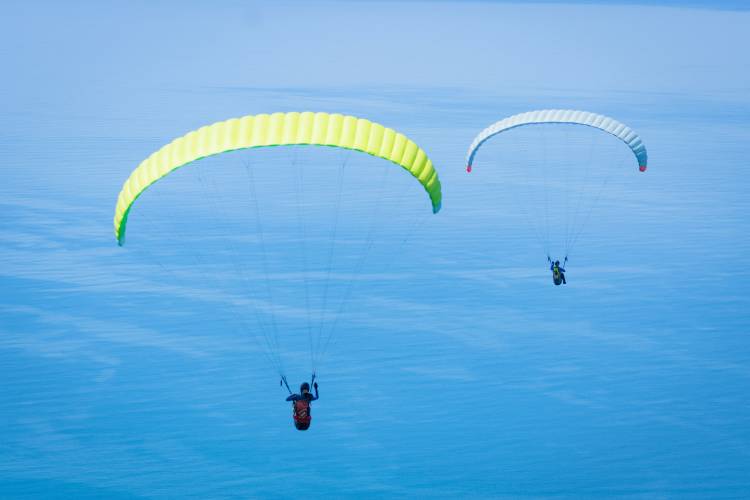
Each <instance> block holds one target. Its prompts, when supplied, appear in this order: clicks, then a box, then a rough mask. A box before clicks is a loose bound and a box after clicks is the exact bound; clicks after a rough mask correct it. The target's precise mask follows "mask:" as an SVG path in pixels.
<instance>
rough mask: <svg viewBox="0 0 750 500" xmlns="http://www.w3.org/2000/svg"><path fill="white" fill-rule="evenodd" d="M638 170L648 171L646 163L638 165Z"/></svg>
mask: <svg viewBox="0 0 750 500" xmlns="http://www.w3.org/2000/svg"><path fill="white" fill-rule="evenodd" d="M638 170H640V171H641V172H645V171H646V165H639V166H638Z"/></svg>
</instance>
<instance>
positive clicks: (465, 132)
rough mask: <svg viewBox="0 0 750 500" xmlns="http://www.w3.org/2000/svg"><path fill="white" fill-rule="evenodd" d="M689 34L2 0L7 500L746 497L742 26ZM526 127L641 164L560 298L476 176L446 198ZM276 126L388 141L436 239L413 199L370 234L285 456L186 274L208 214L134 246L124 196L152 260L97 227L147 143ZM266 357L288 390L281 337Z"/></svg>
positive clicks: (612, 25) (295, 7) (334, 6)
mask: <svg viewBox="0 0 750 500" xmlns="http://www.w3.org/2000/svg"><path fill="white" fill-rule="evenodd" d="M697 4H699V5H698V6H700V7H702V8H701V9H694V8H693V7H695V6H696V5H697ZM710 7H711V5H709V4H708V3H700V2H686V3H681V4H680V5H674V3H672V2H669V5H666V6H665V4H664V3H662V4H660V5H619V4H612V5H609V4H607V5H591V4H589V3H584V4H578V5H572V4H571V5H568V4H555V5H550V4H509V3H492V2H476V3H463V2H460V3H459V2H456V3H452V2H407V3H403V4H400V3H397V2H383V3H375V2H356V3H343V2H330V3H329V2H322V3H318V2H314V3H312V2H311V3H306V2H289V3H286V2H281V3H278V4H276V3H275V4H272V5H266V4H262V3H257V4H256V3H247V4H246V3H245V2H228V3H226V4H224V5H222V6H218V7H216V6H215V7H210V6H208V5H207V4H205V5H204V4H202V3H197V2H196V3H183V2H164V3H160V4H159V5H152V4H151V3H146V2H135V3H130V2H128V3H112V4H100V3H93V2H76V3H73V4H71V5H63V4H59V3H52V2H30V3H23V4H20V3H19V4H13V5H6V6H4V15H3V19H2V21H0V23H1V24H2V30H0V32H1V33H2V34H0V39H2V44H0V45H2V49H0V62H1V63H2V66H3V73H4V74H5V75H6V76H5V79H4V80H5V81H4V82H3V84H2V86H1V87H0V103H2V109H3V112H2V114H0V131H1V132H0V153H1V155H0V158H2V164H1V166H0V168H1V169H2V175H3V181H2V183H0V290H2V291H1V292H0V374H1V375H2V377H1V379H2V384H0V417H1V420H2V422H3V425H2V426H0V496H2V497H4V498H191V497H192V498H284V497H290V496H296V495H299V494H303V495H305V496H307V497H312V498H342V497H354V498H362V497H405V498H415V497H416V498H419V497H425V496H430V497H445V498H497V497H508V498H515V497H532V498H547V497H565V498H588V497H616V498H622V497H637V498H745V497H747V496H748V495H749V494H750V479H748V478H750V425H749V424H748V422H749V419H750V407H749V406H748V398H747V394H748V389H750V369H749V368H748V366H750V365H749V363H750V342H748V332H750V315H749V314H748V312H747V311H748V306H750V293H748V292H750V287H749V286H748V280H750V268H748V267H747V265H746V261H747V256H748V255H750V238H749V237H748V234H749V233H748V232H749V231H750V223H749V222H748V214H750V210H749V208H750V206H749V205H748V196H747V190H748V187H750V183H749V182H748V177H747V172H746V170H747V152H748V144H749V143H750V121H748V116H750V114H749V112H750V99H748V97H749V96H750V94H749V93H748V91H750V72H749V70H748V67H747V64H745V63H743V61H745V59H746V54H745V51H746V47H748V45H749V44H750V39H748V37H749V36H750V35H748V32H747V30H746V27H747V26H748V25H750V24H749V23H748V21H750V17H748V16H749V15H748V14H747V13H746V12H743V11H742V6H741V5H740V6H739V7H738V4H736V3H732V2H729V3H727V4H721V5H718V7H719V8H717V9H716V10H714V9H712V8H710ZM548 107H561V108H575V109H586V110H591V111H595V112H599V113H604V114H607V115H609V116H613V117H616V118H617V119H619V120H621V121H623V122H624V123H627V124H629V125H630V126H632V127H633V128H634V129H635V130H637V131H638V133H639V134H640V135H641V136H642V137H643V138H644V140H645V142H646V144H647V146H648V149H649V162H650V166H649V171H648V172H647V173H645V174H639V173H638V172H637V169H636V168H635V164H633V165H632V171H629V172H628V174H631V175H632V176H634V177H632V180H631V177H627V178H625V177H623V179H625V180H624V181H623V182H624V184H622V185H617V186H616V187H615V188H614V189H612V190H611V191H610V193H609V196H608V197H607V198H606V199H604V200H603V201H602V203H601V204H600V205H601V206H600V207H599V211H598V214H597V215H596V216H594V217H592V220H591V222H590V223H589V224H588V225H587V229H586V233H585V237H584V238H583V239H582V241H581V242H580V243H579V244H578V245H577V247H576V251H575V252H576V253H575V260H571V262H570V263H569V264H568V278H569V284H568V285H567V286H566V287H554V286H553V285H552V283H551V279H550V276H549V271H548V270H547V268H546V261H545V255H544V251H543V249H542V248H540V245H539V242H538V241H537V240H536V239H535V238H534V234H533V231H531V230H530V228H529V226H528V224H527V221H526V219H524V218H523V217H521V216H520V215H519V212H518V207H517V206H515V203H517V202H516V201H513V197H511V196H508V193H507V192H505V191H503V187H502V184H498V182H494V181H496V180H497V179H496V178H494V177H493V171H492V170H491V169H490V168H486V169H484V170H481V169H479V168H477V170H476V172H475V173H473V174H471V175H467V173H466V172H465V170H464V166H465V163H464V155H465V152H466V149H467V148H468V145H469V144H470V142H471V140H472V138H473V137H474V135H475V134H477V133H478V132H479V131H480V130H481V129H482V128H484V127H485V126H487V125H489V124H490V123H492V122H494V121H496V120H498V119H500V118H502V117H504V116H507V115H510V114H513V113H517V112H522V111H526V110H530V109H539V108H548ZM293 110H314V111H317V110H321V111H328V112H342V113H347V114H353V115H356V116H363V117H367V118H369V119H372V120H374V121H378V122H380V123H383V124H385V125H387V126H390V127H393V128H396V129H397V130H399V131H402V132H403V133H405V134H406V135H408V136H409V137H410V138H412V139H414V140H415V141H416V142H417V143H418V144H419V145H420V146H421V147H422V148H424V149H425V151H427V153H428V154H429V156H430V157H431V158H432V159H433V161H434V164H435V167H436V168H437V170H438V172H439V174H440V178H441V180H442V183H443V191H444V203H443V210H442V211H441V212H440V213H439V214H438V215H435V216H432V215H430V214H429V207H428V204H427V201H426V196H424V194H423V193H417V194H418V195H419V196H424V199H422V198H419V200H418V201H415V202H414V203H413V204H411V205H408V206H409V207H410V208H409V210H414V211H418V210H425V211H426V212H427V216H426V217H424V218H423V219H416V220H418V221H420V224H421V225H420V229H419V230H418V231H416V232H414V233H413V234H410V235H409V238H408V242H407V243H406V244H404V245H403V246H399V245H398V243H399V242H401V241H403V240H398V241H397V240H396V239H395V237H393V238H394V239H393V240H389V238H391V236H389V234H390V233H389V232H388V230H387V228H386V227H382V228H381V230H380V231H379V233H380V234H381V235H382V237H383V238H384V239H383V241H384V242H385V243H384V244H381V248H380V249H377V248H376V250H375V253H374V254H373V257H372V259H371V262H369V263H368V266H369V267H367V268H366V269H367V270H366V272H364V271H363V272H362V274H361V277H360V278H359V282H358V284H357V291H356V293H355V294H353V295H354V297H353V298H352V300H351V303H350V304H349V307H348V309H347V311H346V312H345V313H342V314H341V322H342V324H341V325H339V327H338V328H337V331H336V332H335V335H336V341H335V342H334V343H333V344H332V346H331V348H330V350H329V352H328V353H327V355H326V357H325V360H324V362H322V364H321V365H320V366H319V367H318V371H319V373H318V374H319V381H320V384H321V387H320V388H321V399H320V400H319V401H317V402H316V403H314V406H313V415H314V419H313V426H312V428H311V429H310V431H308V432H306V433H300V432H297V431H296V430H295V429H294V428H293V427H292V425H291V419H290V408H289V407H288V404H287V403H284V402H283V399H284V397H285V396H286V393H285V391H284V390H282V389H281V388H280V387H279V386H278V377H277V374H276V372H275V371H274V367H273V366H272V365H271V364H270V363H269V362H268V360H267V359H266V358H265V357H264V356H263V353H262V352H261V351H260V350H259V347H258V345H257V344H256V343H255V342H254V340H255V339H254V338H252V335H247V334H246V333H247V332H246V331H244V332H243V330H242V329H241V328H237V324H236V321H234V320H235V319H236V318H235V316H233V314H235V313H233V312H232V311H230V308H229V306H228V305H227V303H228V302H229V301H230V297H234V298H236V295H230V294H231V293H233V289H231V288H230V287H231V286H233V285H232V284H233V283H234V282H233V281H232V280H231V277H230V278H226V279H225V278H222V276H223V275H219V274H218V273H217V274H216V275H215V276H213V278H214V279H216V280H217V281H202V280H201V274H200V269H199V268H200V266H201V265H205V264H206V263H205V262H204V261H199V262H196V263H195V264H194V265H193V264H190V262H189V261H188V257H189V256H190V255H192V254H191V252H192V251H193V250H192V248H195V247H200V246H201V245H203V249H204V253H203V256H202V258H204V259H206V255H208V256H209V257H208V259H210V255H211V251H213V250H211V249H214V248H215V247H213V246H212V245H215V244H216V242H215V240H213V239H211V238H209V237H208V236H201V235H209V234H210V235H214V234H215V231H217V227H216V225H215V224H212V223H211V222H210V221H209V220H207V219H202V218H201V217H200V214H201V210H200V206H201V205H198V204H193V203H192V202H191V203H187V202H186V205H185V207H184V208H182V207H180V206H179V205H178V203H179V202H175V204H171V205H170V206H169V207H168V211H166V212H164V214H165V215H164V217H162V218H160V217H159V214H160V213H159V212H158V210H157V208H158V207H159V204H158V200H157V198H156V196H153V197H151V198H148V197H146V196H145V195H144V197H143V200H139V202H140V201H143V203H144V205H143V206H144V210H143V212H142V213H143V217H148V218H149V219H152V220H153V221H154V223H155V224H156V228H157V229H156V230H152V232H151V233H148V231H146V230H147V229H148V224H146V222H144V221H145V219H136V217H137V216H138V212H137V211H135V209H134V212H133V221H132V223H133V226H132V228H131V229H133V231H134V232H135V230H136V228H137V227H141V228H143V229H144V231H143V233H142V234H150V236H149V237H150V238H151V239H149V237H146V236H144V239H143V240H140V241H141V242H143V243H148V242H151V243H153V241H154V240H155V238H153V236H156V235H158V234H159V233H158V231H159V229H158V228H160V227H161V228H166V229H165V232H164V236H165V238H164V239H165V240H169V241H168V244H167V242H165V246H163V247H159V246H158V245H157V246H156V247H149V249H147V251H146V253H144V252H143V251H142V250H140V249H139V246H138V245H136V243H137V242H138V241H139V240H138V238H137V235H136V234H133V236H132V238H131V239H130V241H129V242H128V244H127V245H126V246H125V247H122V248H120V247H118V246H117V244H116V241H115V238H114V235H113V229H112V216H113V209H114V204H115V201H116V198H117V195H118V192H119V190H120V188H121V186H122V183H123V182H124V180H125V179H126V178H127V176H128V174H129V173H130V171H131V170H132V169H133V168H135V166H136V165H137V164H138V163H139V162H140V161H141V160H142V159H143V158H145V157H146V156H147V155H148V154H150V153H151V152H153V151H154V150H156V149H158V148H159V147H160V146H162V145H163V144H165V143H167V142H168V141H169V140H171V139H173V138H174V137H177V136H179V135H182V134H183V133H186V132H188V131H190V130H192V129H195V128H197V127H200V126H202V125H204V124H208V123H212V122H214V121H218V120H223V119H227V118H230V117H234V116H242V115H245V114H255V113H262V112H274V111H293ZM480 159H481V157H480ZM207 165H208V164H207ZM236 165H237V166H238V167H239V168H242V166H243V163H242V161H238V162H237V163H236ZM225 166H226V165H225ZM227 168H229V169H230V170H231V168H232V165H229V166H228V167H227ZM496 168H499V167H496ZM204 172H207V170H204ZM176 174H178V173H176ZM179 175H181V176H182V177H179V178H178V177H175V179H176V181H175V182H176V184H174V186H177V187H179V186H180V185H179V184H177V182H178V181H179V179H184V180H185V183H186V184H185V186H186V188H185V189H188V188H192V189H198V190H199V189H200V183H201V182H202V181H201V179H198V178H197V177H192V178H191V177H190V176H189V172H188V171H187V169H185V171H184V175H183V172H179ZM191 179H192V180H191ZM216 179H217V180H219V181H220V180H221V179H222V177H221V176H219V177H217V178H216ZM399 179H401V178H397V177H396V176H394V177H393V178H392V179H391V180H390V182H398V181H399ZM405 179H406V177H404V178H403V179H401V180H405ZM164 182H167V180H165V181H164ZM179 182H181V181H179ZM191 182H192V184H190V183H191ZM220 186H221V183H220V182H219V187H220ZM259 186H261V187H262V186H263V184H259ZM316 186H317V187H316V188H315V189H318V190H320V193H321V198H325V197H330V196H331V195H332V194H333V193H335V189H334V186H333V185H332V184H328V185H326V183H325V182H322V181H321V182H319V183H318V184H317V185H316ZM404 186H405V187H404V188H403V189H405V190H406V189H408V188H409V186H410V185H408V183H406V184H405V185H404ZM177 187H175V189H176V191H171V192H170V191H169V188H168V187H165V188H164V190H163V191H158V192H159V193H161V192H163V193H165V195H168V196H172V197H173V198H170V199H176V200H179V190H178V188H177ZM154 190H155V191H154V193H157V191H156V186H155V187H154ZM362 196H363V197H365V196H367V193H363V194H362ZM415 199H416V198H415ZM355 201H356V200H355ZM373 202H377V199H373ZM222 203H224V209H222V210H226V211H227V212H229V213H231V212H232V211H233V210H235V211H236V212H237V213H238V214H239V213H244V212H243V210H245V209H247V207H248V206H249V205H248V200H247V199H245V198H242V199H239V198H237V199H234V198H232V197H231V196H229V197H226V198H223V199H222ZM149 204H150V205H149ZM145 207H153V208H152V211H151V212H150V213H149V212H148V210H146V208H145ZM165 210H167V209H165ZM196 214H197V215H196ZM276 216H278V217H280V218H281V219H283V217H285V216H289V217H290V219H289V220H293V218H292V216H293V214H292V213H291V212H289V213H287V212H281V213H278V212H277V213H274V214H271V215H269V217H270V218H271V219H273V217H276ZM378 217H385V216H383V215H378ZM273 220H275V219H273ZM422 221H423V222H422ZM391 222H393V225H394V226H398V223H400V222H401V220H400V218H398V219H396V218H394V219H391ZM138 224H141V225H140V226H138ZM158 224H162V226H159V225H158ZM352 225H353V226H356V224H352ZM269 227H270V226H269ZM219 229H220V228H219ZM268 231H269V232H268V233H267V234H268V238H269V240H268V241H269V242H270V243H269V245H274V244H277V246H273V248H274V249H275V252H274V254H273V255H274V258H278V259H281V260H283V259H284V258H285V257H288V258H289V259H290V260H293V259H292V256H293V255H297V254H292V253H291V252H292V251H296V252H299V250H300V249H299V247H289V252H290V253H288V254H287V253H285V251H284V245H283V241H282V240H279V241H280V242H279V241H277V240H274V239H273V238H274V237H275V236H279V235H281V236H283V231H278V232H274V230H273V229H269V230H268ZM234 236H236V237H238V238H240V237H242V235H241V234H240V235H236V234H235V235H234ZM182 238H185V239H182ZM183 241H189V242H190V245H195V247H192V246H191V248H183V247H185V246H187V244H185V245H183V244H182V242H183ZM237 241H241V240H237ZM256 243H257V242H256ZM247 245H248V252H251V251H257V248H256V249H255V250H251V249H252V248H255V247H253V246H252V245H253V244H252V243H247ZM342 245H343V246H342V247H341V248H342V250H341V252H342V254H341V255H342V256H341V259H342V261H343V262H348V261H347V259H351V258H353V257H355V255H354V254H348V253H347V250H346V249H347V248H348V247H347V246H346V242H345V241H342ZM146 246H147V245H144V247H146ZM140 248H143V247H140ZM394 248H397V249H398V252H397V256H396V257H393V255H392V254H388V252H387V250H388V249H390V250H391V251H393V249H394ZM182 250H184V251H185V252H184V253H183V251H182ZM380 250H383V252H382V253H378V252H380ZM150 252H154V253H156V257H154V256H153V253H150ZM159 252H161V253H159ZM206 252H207V253H206ZM243 255H245V254H243ZM247 255H248V256H252V255H253V254H251V253H248V254H247ZM322 255H325V254H324V253H323V254H322ZM149 256H151V257H149ZM171 259H174V262H173V263H172V264H170V265H172V266H174V267H173V268H172V269H162V267H161V266H162V261H170V260H171ZM211 269H213V268H211ZM248 269H250V270H251V271H252V270H253V267H252V265H249V264H248ZM188 271H190V272H193V274H190V273H188ZM256 271H257V269H256ZM182 272H185V273H187V274H180V273H182ZM204 272H205V271H204ZM176 274H179V275H180V279H177V280H176V281H172V278H173V277H174V276H175V275H176ZM208 274H211V273H210V272H209V273H208ZM185 276H186V277H185ZM258 276H260V275H258ZM286 279H287V280H289V281H284V282H283V283H294V282H295V281H294V280H295V279H296V280H297V281H296V283H297V284H299V277H298V276H297V277H295V276H291V277H290V276H287V277H286ZM213 283H219V285H213ZM221 283H225V284H226V286H227V289H226V290H222V289H219V288H221ZM282 286H283V285H282ZM289 286H290V288H294V287H293V285H289ZM297 290H298V291H299V289H298V288H297ZM337 290H338V293H342V290H343V289H341V288H338V289H337V288H335V287H334V289H333V291H332V293H336V291H337ZM235 291H236V290H235ZM280 300H282V299H279V301H280ZM266 305H267V304H266ZM243 307H244V306H239V309H241V310H242V311H244V313H246V314H248V315H249V314H251V313H250V312H248V311H249V310H250V309H248V308H247V307H244V308H243ZM234 309H235V310H236V309H237V307H235V308H234ZM300 322H301V320H300ZM300 324H301V323H300ZM251 330H252V327H251ZM282 340H283V342H282V345H281V347H280V351H281V353H282V354H283V355H284V356H286V360H287V361H288V363H287V364H288V372H289V376H290V378H291V379H292V380H293V382H292V383H293V385H295V386H296V385H297V384H298V383H299V381H300V380H301V379H303V378H305V377H308V375H309V374H308V373H307V371H308V368H309V365H308V364H307V361H306V358H305V353H306V348H305V342H306V340H305V339H304V338H303V339H302V340H299V341H297V340H295V339H294V338H293V337H292V336H290V335H287V336H286V337H284V338H283V339H282Z"/></svg>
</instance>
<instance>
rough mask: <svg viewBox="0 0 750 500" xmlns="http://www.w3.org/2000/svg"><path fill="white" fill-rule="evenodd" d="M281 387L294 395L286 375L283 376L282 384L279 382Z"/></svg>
mask: <svg viewBox="0 0 750 500" xmlns="http://www.w3.org/2000/svg"><path fill="white" fill-rule="evenodd" d="M279 385H284V386H286V390H287V391H289V394H292V390H291V389H290V388H289V384H288V383H287V381H286V375H282V376H281V382H279Z"/></svg>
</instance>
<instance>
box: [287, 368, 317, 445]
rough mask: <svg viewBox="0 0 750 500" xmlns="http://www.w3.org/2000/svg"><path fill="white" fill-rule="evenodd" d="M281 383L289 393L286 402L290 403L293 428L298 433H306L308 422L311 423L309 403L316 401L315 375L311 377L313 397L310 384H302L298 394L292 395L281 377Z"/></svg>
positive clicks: (308, 426)
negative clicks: (313, 389) (313, 390)
mask: <svg viewBox="0 0 750 500" xmlns="http://www.w3.org/2000/svg"><path fill="white" fill-rule="evenodd" d="M281 382H282V383H283V384H284V385H286V388H287V390H288V391H289V397H287V398H286V400H287V401H291V402H292V418H294V427H296V428H297V430H298V431H306V430H307V429H309V428H310V422H311V421H312V415H311V414H310V403H312V402H313V401H315V400H316V399H318V397H319V395H318V383H317V382H315V375H313V378H312V382H313V387H314V388H315V396H313V395H312V393H310V384H308V383H307V382H303V383H302V385H300V387H299V394H292V390H291V389H289V384H287V382H286V377H281Z"/></svg>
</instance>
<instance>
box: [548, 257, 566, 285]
mask: <svg viewBox="0 0 750 500" xmlns="http://www.w3.org/2000/svg"><path fill="white" fill-rule="evenodd" d="M547 258H548V259H549V257H547ZM549 269H550V271H552V281H553V282H554V283H555V285H559V284H563V285H566V284H567V282H566V281H565V268H563V267H560V261H559V260H556V261H555V262H552V260H551V259H550V266H549Z"/></svg>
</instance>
